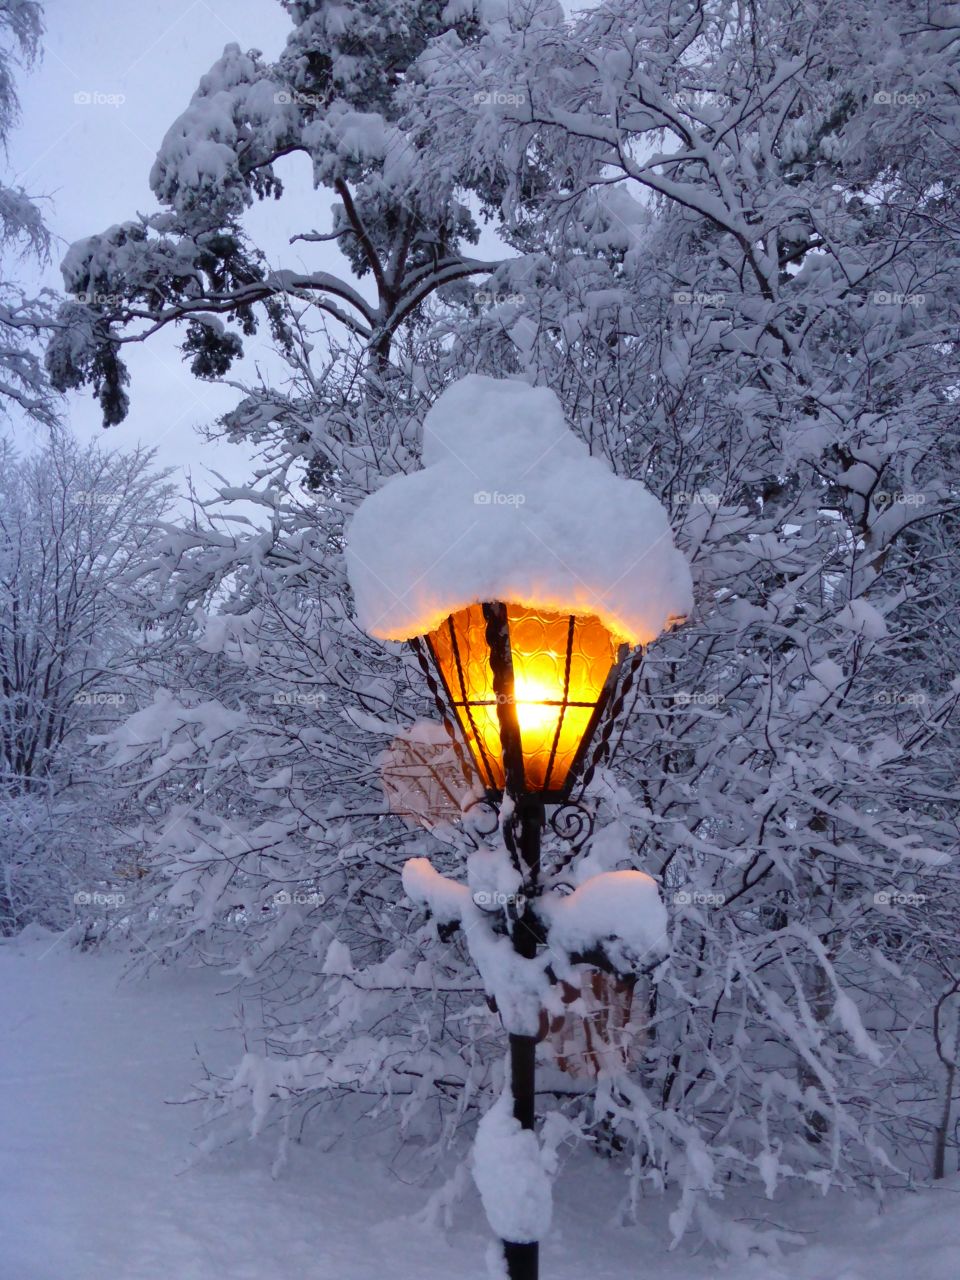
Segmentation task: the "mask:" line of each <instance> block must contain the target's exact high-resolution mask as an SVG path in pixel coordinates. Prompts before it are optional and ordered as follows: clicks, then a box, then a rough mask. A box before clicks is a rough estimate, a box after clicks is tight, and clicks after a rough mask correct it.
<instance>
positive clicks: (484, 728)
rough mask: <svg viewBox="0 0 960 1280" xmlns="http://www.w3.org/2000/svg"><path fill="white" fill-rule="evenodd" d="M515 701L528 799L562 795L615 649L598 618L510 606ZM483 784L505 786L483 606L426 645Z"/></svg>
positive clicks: (458, 616)
mask: <svg viewBox="0 0 960 1280" xmlns="http://www.w3.org/2000/svg"><path fill="white" fill-rule="evenodd" d="M507 623H508V628H509V635H510V650H511V656H512V661H513V673H514V698H515V704H516V711H517V721H518V723H519V727H520V739H521V745H522V748H523V761H524V778H525V784H526V788H527V790H528V791H541V792H544V793H554V794H559V793H561V792H562V791H563V789H564V787H565V785H566V783H567V781H568V779H569V776H570V770H571V768H572V767H573V766H574V765H575V763H576V762H577V758H578V754H579V751H580V746H581V743H582V742H583V739H584V735H585V734H586V733H587V731H588V730H589V728H590V727H591V724H592V722H593V719H594V713H595V710H596V706H597V702H598V699H599V698H600V696H601V694H602V692H603V689H604V685H605V683H606V681H607V677H608V676H609V674H610V670H611V668H612V667H613V665H614V663H615V662H616V661H617V657H618V652H617V650H618V646H617V644H616V642H615V641H614V639H613V637H612V636H611V634H610V632H609V631H608V630H607V628H606V627H605V626H604V625H603V623H602V622H600V620H599V619H598V618H594V617H585V618H578V617H572V616H571V615H570V614H561V613H551V612H544V611H542V610H534V609H527V608H523V607H521V606H519V605H507ZM428 639H429V642H430V645H431V648H432V650H433V654H434V657H435V659H436V662H437V665H438V667H439V668H440V672H441V674H442V676H443V679H444V682H445V683H446V686H447V693H448V695H449V696H450V700H451V702H452V704H453V708H454V711H455V712H456V715H457V718H458V720H459V722H460V728H461V729H462V731H463V735H464V738H465V739H466V741H467V745H468V746H469V748H470V751H471V753H472V755H473V758H474V762H475V764H476V767H477V769H478V772H479V773H480V776H481V777H482V779H483V781H484V784H485V785H486V786H487V787H489V788H491V789H493V790H501V789H502V788H503V784H504V775H503V763H502V758H501V750H500V722H499V718H498V715H497V702H496V695H495V694H494V691H493V673H492V671H491V669H490V656H489V650H488V647H487V637H486V621H485V619H484V616H483V607H482V606H481V605H471V606H470V607H469V608H466V609H461V610H460V611H459V612H458V613H455V614H453V615H452V616H451V617H450V618H448V619H447V621H446V622H445V623H444V624H443V625H442V626H441V627H439V628H438V629H437V630H436V631H434V632H433V633H432V634H431V635H430V636H429V637H428Z"/></svg>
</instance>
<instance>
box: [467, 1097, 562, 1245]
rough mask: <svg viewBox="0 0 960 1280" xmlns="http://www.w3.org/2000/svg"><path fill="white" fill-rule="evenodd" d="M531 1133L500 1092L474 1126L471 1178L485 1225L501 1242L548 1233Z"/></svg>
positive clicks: (548, 1195)
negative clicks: (475, 1130) (481, 1208)
mask: <svg viewBox="0 0 960 1280" xmlns="http://www.w3.org/2000/svg"><path fill="white" fill-rule="evenodd" d="M546 1164H547V1161H546V1160H545V1159H544V1155H543V1153H542V1152H541V1150H540V1144H539V1143H538V1142H537V1138H536V1135H535V1134H534V1133H533V1132H532V1130H530V1129H522V1128H521V1127H520V1124H519V1121H517V1120H515V1119H514V1116H513V1103H512V1099H511V1098H510V1095H509V1094H502V1095H501V1096H500V1097H499V1098H498V1099H497V1101H496V1102H495V1103H494V1104H493V1106H492V1107H491V1108H490V1110H489V1111H488V1112H487V1114H486V1115H485V1116H484V1117H483V1118H482V1120H481V1121H480V1123H479V1124H478V1125H477V1137H476V1141H475V1142H474V1146H473V1180H474V1182H475V1183H476V1184H477V1190H478V1191H479V1192H480V1199H481V1200H482V1201H483V1207H484V1209H485V1211H486V1214H487V1221H488V1222H489V1223H490V1226H491V1227H492V1228H493V1230H494V1231H495V1232H496V1233H497V1235H498V1236H499V1237H500V1239H501V1240H512V1241H514V1242H515V1243H517V1244H526V1243H528V1242H529V1241H531V1240H542V1239H543V1237H544V1236H545V1235H546V1234H547V1232H548V1231H549V1230H550V1219H551V1217H552V1213H553V1194H552V1188H551V1184H550V1175H549V1173H548V1172H547V1168H546Z"/></svg>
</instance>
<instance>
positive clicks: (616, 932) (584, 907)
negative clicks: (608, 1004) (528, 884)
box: [537, 871, 667, 973]
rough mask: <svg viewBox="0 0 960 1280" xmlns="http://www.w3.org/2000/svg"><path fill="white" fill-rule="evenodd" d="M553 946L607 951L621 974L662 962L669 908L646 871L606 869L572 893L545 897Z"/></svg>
mask: <svg viewBox="0 0 960 1280" xmlns="http://www.w3.org/2000/svg"><path fill="white" fill-rule="evenodd" d="M537 910H538V911H539V913H540V914H541V915H542V916H543V917H544V918H545V919H546V920H547V922H548V923H549V928H550V935H549V936H550V944H551V946H559V947H561V948H562V949H563V950H564V951H566V952H567V953H568V954H577V953H579V954H581V955H582V954H585V953H587V952H589V951H592V950H594V948H597V947H599V948H600V949H601V950H603V951H604V952H605V953H606V954H607V956H608V958H609V959H610V961H611V963H612V964H613V965H614V967H615V968H616V969H617V971H618V972H619V973H629V972H631V971H633V970H635V969H638V968H643V967H646V966H647V965H650V964H656V963H657V961H659V960H661V959H663V957H664V956H665V955H666V953H667V909H666V907H665V906H664V905H663V902H662V901H661V899H660V891H659V889H658V888H657V882H656V881H655V880H654V879H653V878H652V877H651V876H648V875H647V874H646V873H645V872H643V871H601V872H600V873H599V875H595V876H591V877H590V879H589V880H585V881H584V882H583V884H581V885H578V886H577V888H576V889H574V891H573V893H571V894H568V895H567V896H566V897H564V898H561V897H551V896H549V895H548V896H545V897H544V898H541V899H540V900H539V902H538V903H537Z"/></svg>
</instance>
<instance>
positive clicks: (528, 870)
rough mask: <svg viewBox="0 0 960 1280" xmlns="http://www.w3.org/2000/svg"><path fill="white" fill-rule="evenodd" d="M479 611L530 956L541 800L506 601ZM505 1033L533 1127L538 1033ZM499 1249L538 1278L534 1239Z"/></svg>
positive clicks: (521, 1273) (519, 1103) (523, 941)
mask: <svg viewBox="0 0 960 1280" xmlns="http://www.w3.org/2000/svg"><path fill="white" fill-rule="evenodd" d="M483 616H484V619H485V621H486V624H487V645H488V648H489V652H490V670H491V673H492V675H493V690H494V694H495V696H496V699H497V718H498V721H499V724H500V743H501V751H502V759H503V773H504V794H505V795H506V796H507V797H508V798H509V800H510V803H511V811H510V812H509V814H508V816H507V819H506V823H505V827H504V838H505V840H506V844H507V848H508V850H509V852H510V854H511V856H512V857H513V860H514V863H515V864H516V867H517V870H518V871H519V872H520V875H521V877H522V884H523V906H522V908H521V909H520V910H519V911H518V912H517V913H516V915H515V917H514V920H513V925H512V929H511V933H510V938H511V941H512V942H513V949H514V951H516V953H517V955H518V956H520V957H522V958H523V959H524V960H533V959H534V958H535V957H536V954H537V942H538V939H539V935H538V931H537V929H536V927H535V923H534V919H533V899H534V897H535V895H536V890H537V886H538V883H539V880H540V836H541V832H542V830H543V823H544V804H543V799H542V797H541V796H539V795H538V794H537V793H536V792H531V791H527V789H526V786H525V782H524V768H523V746H522V743H521V740H520V724H519V721H518V719H517V707H516V700H515V697H514V681H513V660H512V657H511V653H510V633H509V628H508V625H507V610H506V606H505V605H503V604H501V603H493V604H485V605H484V606H483ZM509 1037H510V1093H511V1096H512V1098H513V1115H514V1118H515V1119H516V1120H517V1121H518V1122H519V1124H520V1125H521V1127H522V1128H524V1129H533V1127H534V1124H535V1121H536V1071H537V1036H536V1035H519V1034H517V1033H516V1032H514V1031H510V1032H509ZM503 1254H504V1259H505V1260H506V1264H507V1274H508V1275H509V1277H510V1280H537V1277H538V1275H539V1272H540V1245H539V1242H538V1241H536V1240H532V1241H523V1242H520V1241H516V1240H504V1242H503Z"/></svg>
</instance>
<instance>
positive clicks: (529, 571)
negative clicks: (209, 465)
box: [347, 375, 691, 1280]
mask: <svg viewBox="0 0 960 1280" xmlns="http://www.w3.org/2000/svg"><path fill="white" fill-rule="evenodd" d="M423 461H424V464H425V465H424V468H423V469H422V470H421V471H419V472H413V473H411V474H408V475H403V476H398V477H395V478H394V479H392V480H390V481H388V482H387V483H386V484H385V485H384V486H383V487H382V488H381V489H379V490H378V491H376V492H375V493H373V494H372V495H371V496H370V497H368V498H367V499H366V500H365V501H364V503H362V504H361V506H360V508H359V509H358V511H357V514H356V515H355V517H354V520H353V523H352V525H351V527H350V531H349V534H348V543H347V563H348V570H349V574H350V581H351V584H352V586H353V590H354V597H355V601H356V605H357V614H358V620H359V622H360V624H361V626H363V627H364V629H365V630H366V631H367V632H368V633H369V634H371V635H374V636H377V637H380V638H382V639H385V640H405V641H407V642H408V643H410V644H411V645H412V647H413V648H414V650H415V652H416V653H417V656H418V658H419V660H420V665H421V668H422V670H423V672H424V675H425V676H426V678H427V681H428V684H429V686H430V688H431V690H432V692H433V694H434V697H435V698H436V701H437V705H438V708H439V710H440V713H441V716H442V718H443V720H444V722H445V723H446V724H447V725H448V727H449V729H450V731H451V734H452V735H453V737H454V746H455V749H456V751H457V754H458V756H460V757H461V759H464V757H463V750H462V748H463V746H464V745H465V746H466V748H467V751H468V752H469V756H470V760H471V764H472V772H473V773H474V774H475V776H476V779H478V780H479V782H480V784H481V789H482V791H483V792H484V793H485V795H486V798H487V799H488V800H489V801H490V802H492V803H494V804H499V805H500V816H501V822H500V830H501V832H502V836H503V844H504V846H505V849H506V852H507V854H508V855H509V859H510V862H511V864H512V871H511V875H513V876H514V877H515V878H514V881H513V883H514V884H515V886H516V890H517V891H516V892H515V893H514V894H513V895H512V905H511V908H510V909H509V910H508V911H507V912H506V913H505V917H504V913H499V916H498V920H497V922H496V923H495V924H490V925H489V926H488V927H489V930H490V932H489V933H486V932H484V928H485V926H486V925H487V922H486V921H485V920H484V919H482V918H480V916H479V915H478V912H477V908H476V906H475V903H474V901H471V900H470V897H471V895H470V894H469V891H468V889H467V887H466V886H464V885H461V884H459V883H457V882H454V881H449V880H447V879H446V878H445V877H442V876H440V875H439V874H438V873H436V872H435V871H434V870H433V869H432V867H431V866H430V864H429V863H428V862H427V860H426V859H411V861H410V862H409V863H408V864H407V867H406V868H405V871H404V886H405V888H406V889H407V892H408V894H409V895H410V896H411V897H413V898H414V899H415V900H417V901H419V902H421V903H422V904H423V905H425V906H428V907H429V908H430V909H431V910H433V911H434V914H435V915H437V916H438V919H439V918H441V917H442V920H443V922H444V923H447V924H455V923H466V922H467V920H469V921H470V928H469V929H468V930H467V935H468V945H469V946H470V949H471V953H472V954H473V955H474V959H475V960H476V962H477V964H478V967H479V968H480V970H481V974H482V976H483V978H484V982H485V984H486V986H487V990H488V994H489V995H490V996H491V999H492V1000H493V1001H494V1003H495V1004H496V1005H497V1007H498V1008H499V1010H500V1014H501V1018H502V1020H503V1022H504V1025H505V1027H506V1029H507V1032H508V1035H509V1042H510V1100H511V1101H512V1115H513V1121H514V1122H515V1125H516V1126H517V1127H518V1128H517V1131H518V1132H520V1133H525V1134H526V1135H527V1137H526V1139H524V1143H525V1144H526V1145H524V1143H521V1144H520V1146H516V1147H513V1148H510V1147H509V1144H507V1145H506V1146H505V1147H504V1149H506V1150H511V1149H512V1150H514V1151H516V1152H517V1153H518V1155H517V1158H518V1163H519V1164H526V1165H529V1164H530V1163H531V1162H530V1159H529V1156H530V1150H531V1144H533V1145H534V1147H535V1138H534V1135H533V1131H534V1125H535V1065H536V1046H537V1043H538V1041H539V1039H540V1038H541V1034H542V1005H541V1004H540V1003H539V997H536V1000H537V1003H536V1005H535V1007H532V1006H531V1000H532V999H533V998H534V997H533V996H532V995H531V993H532V992H534V991H535V990H536V981H537V980H538V979H543V980H546V978H545V976H544V975H547V974H549V973H550V972H551V971H550V969H549V967H548V966H547V965H546V964H545V963H544V961H543V957H544V954H545V953H546V951H548V950H549V951H550V952H552V953H553V954H555V955H557V956H560V957H561V959H562V960H563V963H568V967H569V966H570V965H574V964H577V963H580V964H583V963H589V964H600V965H606V966H607V967H608V968H609V969H611V970H612V971H615V972H619V967H618V966H622V965H628V964H629V961H628V960H624V959H623V956H624V955H625V954H627V953H629V954H630V955H632V956H634V957H636V956H637V955H638V954H642V953H648V952H650V951H651V950H652V949H653V944H654V943H655V942H660V941H661V940H662V938H663V936H664V930H665V913H664V910H663V907H662V904H661V902H660V899H659V894H658V892H657V887H656V884H655V882H654V881H653V880H652V879H651V878H650V877H649V876H647V875H645V874H644V873H643V872H640V871H635V870H620V871H610V872H604V873H600V874H594V875H593V876H592V877H589V878H588V879H587V880H586V881H585V882H584V883H582V884H581V885H579V886H578V888H577V890H576V892H575V893H574V894H572V895H570V896H569V897H567V898H565V899H557V898H556V897H555V896H554V897H550V896H549V895H548V894H546V893H545V890H546V888H547V886H546V885H545V884H544V881H543V877H542V869H541V833H542V830H543V827H544V822H545V811H546V806H547V805H556V806H562V805H564V804H565V803H567V802H568V800H569V797H570V795H571V790H572V788H573V786H574V784H575V783H576V782H577V780H578V779H579V781H580V784H581V786H582V785H583V784H584V783H585V782H586V781H588V780H589V775H590V774H591V772H592V766H591V765H587V763H586V761H587V754H588V751H589V748H590V744H591V741H592V740H593V739H594V737H595V734H596V731H597V729H598V726H599V725H600V723H601V721H602V720H603V718H604V716H605V714H606V715H607V716H608V720H607V725H606V728H605V733H606V734H607V735H609V730H610V727H611V724H612V720H611V719H610V716H611V713H616V712H618V711H619V710H620V709H622V706H623V695H624V693H625V691H626V689H625V687H626V686H627V685H628V684H629V682H630V680H631V679H632V673H631V672H627V673H626V674H624V668H623V664H624V659H625V657H626V655H627V654H628V653H629V652H630V651H631V650H633V651H634V654H635V655H636V656H639V654H640V653H641V652H642V650H641V648H640V646H642V645H644V644H647V643H649V642H650V641H652V640H653V639H654V638H655V637H656V636H657V635H658V634H659V633H660V631H662V630H663V629H664V628H665V627H668V626H670V625H672V623H674V622H676V621H678V620H679V619H680V618H682V617H683V616H684V615H685V614H686V613H687V611H688V609H689V605H690V591H691V588H690V576H689V571H688V568H687V565H686V562H685V560H684V559H683V557H682V556H681V555H680V553H679V552H678V551H677V550H676V549H675V547H674V546H673V540H672V537H671V534H670V526H669V522H668V520H667V515H666V512H665V511H664V509H663V508H662V507H661V505H660V504H659V503H658V502H657V501H656V499H654V498H653V497H652V495H650V494H649V493H648V492H647V491H646V490H645V489H644V488H643V486H641V485H639V484H637V483H636V482H635V481H631V480H626V479H623V478H621V477H617V476H614V475H612V474H611V472H610V470H609V468H608V467H607V466H606V464H605V463H603V462H602V461H601V460H600V459H598V458H595V457H591V456H590V455H589V454H588V451H587V449H586V447H585V446H584V444H583V443H582V442H581V441H580V440H579V439H578V438H577V437H576V436H574V434H573V433H572V432H571V431H570V430H569V428H568V427H567V426H566V424H565V422H564V420H563V415H562V411H561V409H560V405H559V402H558V401H557V399H556V397H555V395H554V394H553V393H552V392H551V391H549V390H547V389H545V388H532V387H530V386H528V385H526V384H525V383H523V382H519V381H513V380H497V379H492V378H483V377H478V376H476V375H472V376H470V377H467V378H464V379H462V380H461V381H460V382H459V383H456V384H454V385H453V386H452V387H449V388H448V389H447V390H446V391H445V392H444V393H443V395H442V396H441V397H440V398H439V400H438V401H437V402H436V404H435V405H434V406H433V408H432V409H431V410H430V412H429V413H428V415H427V418H426V421H425V423H424V447H423ZM618 681H619V682H620V686H619V689H618ZM458 739H459V740H458ZM603 743H604V739H603V738H601V745H603ZM464 763H465V761H464ZM465 772H466V773H467V774H469V773H470V772H471V770H470V769H469V768H465ZM578 895H579V897H578ZM490 914H491V915H493V914H494V913H490ZM497 927H499V929H500V933H499V935H498V934H497V933H496V928H497ZM504 930H505V931H506V932H507V934H508V935H509V939H510V943H511V944H512V954H513V955H514V957H515V959H514V961H513V962H511V963H512V964H513V965H514V970H513V972H512V973H511V972H507V971H508V970H509V965H508V966H504V964H503V961H502V953H501V952H500V950H499V947H498V946H497V937H498V936H499V937H500V938H501V939H502V935H503V931H504ZM624 938H626V943H624ZM554 943H555V944H556V945H553V944H554ZM631 946H632V950H631ZM624 948H626V951H625V950H624ZM611 954H612V955H613V956H614V959H613V960H611V958H610V957H611ZM616 957H620V958H619V959H617V958H616ZM551 980H553V981H556V980H559V979H558V978H557V977H556V976H555V975H554V976H553V977H552V979H551ZM505 1005H506V1006H507V1011H506V1012H505V1010H504V1007H503V1006H505ZM490 1115H491V1116H492V1115H493V1113H492V1112H491V1113H490ZM486 1119H487V1118H486V1117H485V1118H484V1120H482V1121H481V1127H482V1126H483V1125H484V1123H485V1121H486ZM494 1119H495V1121H496V1123H497V1124H498V1125H502V1117H500V1116H497V1117H494ZM508 1136H509V1135H508ZM478 1141H479V1138H478ZM536 1149H537V1150H538V1148H536ZM534 1163H535V1161H534ZM476 1176H478V1186H480V1191H481V1197H482V1198H483V1200H484V1205H485V1207H486V1208H487V1214H488V1217H489V1218H490V1220H491V1224H492V1225H494V1226H495V1228H496V1229H498V1230H499V1232H500V1234H501V1236H502V1238H503V1247H504V1255H505V1260H506V1264H507V1270H508V1274H509V1276H510V1277H511V1280H536V1277H537V1275H538V1255H539V1243H538V1242H539V1238H540V1234H541V1230H540V1227H539V1226H538V1224H537V1223H536V1222H534V1221H527V1222H523V1221H522V1215H521V1216H520V1217H515V1216H514V1215H513V1214H512V1213H511V1212H510V1206H509V1204H508V1205H507V1206H506V1210H504V1199H505V1198H504V1196H503V1194H502V1188H501V1187H499V1186H498V1185H497V1183H498V1179H497V1177H496V1174H494V1176H493V1177H490V1176H489V1174H488V1175H486V1188H487V1189H486V1190H485V1187H484V1186H483V1185H481V1180H482V1177H481V1175H476ZM541 1190H542V1188H541ZM517 1198H518V1200H523V1199H524V1198H526V1199H528V1200H531V1201H536V1200H537V1195H536V1194H534V1195H531V1196H528V1197H524V1196H518V1197H517ZM540 1198H541V1200H542V1199H543V1196H542V1195H541V1197H540ZM507 1199H508V1200H509V1197H507ZM491 1204H492V1205H493V1209H492V1210H491ZM498 1224H499V1225H498Z"/></svg>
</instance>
